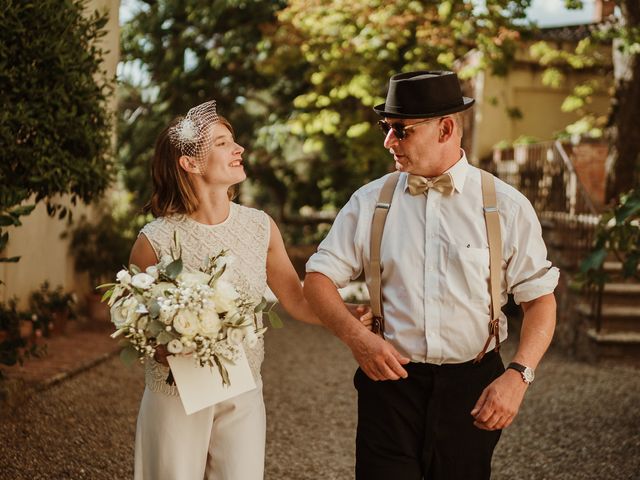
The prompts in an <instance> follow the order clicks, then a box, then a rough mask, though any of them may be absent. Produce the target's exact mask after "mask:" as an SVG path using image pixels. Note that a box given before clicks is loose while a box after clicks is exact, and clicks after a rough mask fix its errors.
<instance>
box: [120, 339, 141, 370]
mask: <svg viewBox="0 0 640 480" xmlns="http://www.w3.org/2000/svg"><path fill="white" fill-rule="evenodd" d="M138 358H140V354H139V353H138V351H137V350H136V349H135V347H134V346H133V345H131V344H130V343H129V344H128V345H127V346H126V347H124V348H123V349H122V350H120V360H122V361H123V362H124V364H125V365H126V366H128V367H130V366H131V365H133V362H135V361H136V360H138Z"/></svg>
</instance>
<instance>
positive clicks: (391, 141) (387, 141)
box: [384, 128, 398, 149]
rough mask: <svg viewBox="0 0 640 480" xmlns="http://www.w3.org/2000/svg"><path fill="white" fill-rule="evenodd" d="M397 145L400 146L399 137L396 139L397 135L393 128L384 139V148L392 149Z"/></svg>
mask: <svg viewBox="0 0 640 480" xmlns="http://www.w3.org/2000/svg"><path fill="white" fill-rule="evenodd" d="M397 144H398V137H396V134H395V133H394V131H393V128H390V129H389V131H388V132H387V136H386V137H384V148H386V149H390V148H391V147H393V146H394V145H397Z"/></svg>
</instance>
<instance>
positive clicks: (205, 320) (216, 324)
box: [200, 309, 222, 337]
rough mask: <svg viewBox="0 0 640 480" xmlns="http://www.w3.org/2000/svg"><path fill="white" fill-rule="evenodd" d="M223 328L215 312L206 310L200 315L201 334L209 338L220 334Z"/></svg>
mask: <svg viewBox="0 0 640 480" xmlns="http://www.w3.org/2000/svg"><path fill="white" fill-rule="evenodd" d="M220 328H222V322H221V321H220V317H219V316H218V314H217V313H216V311H215V310H212V309H209V310H205V311H204V312H202V313H201V314H200V332H201V333H202V334H203V335H206V336H208V337H213V336H215V335H217V334H218V332H219V331H220Z"/></svg>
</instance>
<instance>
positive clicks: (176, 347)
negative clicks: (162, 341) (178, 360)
mask: <svg viewBox="0 0 640 480" xmlns="http://www.w3.org/2000/svg"><path fill="white" fill-rule="evenodd" d="M167 350H169V353H174V354H176V353H180V352H182V350H183V347H182V342H181V341H180V340H178V339H177V338H174V339H173V340H171V341H170V342H169V343H167Z"/></svg>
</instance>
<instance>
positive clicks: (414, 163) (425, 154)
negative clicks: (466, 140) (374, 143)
mask: <svg viewBox="0 0 640 480" xmlns="http://www.w3.org/2000/svg"><path fill="white" fill-rule="evenodd" d="M442 118H444V117H441V118H434V119H424V118H416V119H413V118H412V119H398V118H385V122H387V124H389V125H393V126H396V125H400V124H401V125H403V126H404V127H409V126H410V125H416V126H415V127H413V128H408V129H407V130H405V137H404V138H403V139H402V140H400V139H399V138H398V136H397V134H396V132H395V131H394V129H393V128H392V129H390V130H389V132H388V133H387V135H386V137H385V139H384V147H385V148H386V149H387V150H389V152H390V153H391V154H392V155H393V159H394V161H395V167H396V169H397V170H398V171H400V172H408V173H415V174H422V175H425V174H428V173H429V172H430V171H431V170H432V169H433V168H434V166H435V164H436V163H437V162H438V161H439V159H440V157H441V142H439V138H440V128H439V127H440V122H441V120H442ZM418 124H420V125H418Z"/></svg>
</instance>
